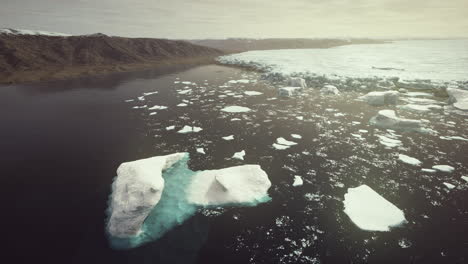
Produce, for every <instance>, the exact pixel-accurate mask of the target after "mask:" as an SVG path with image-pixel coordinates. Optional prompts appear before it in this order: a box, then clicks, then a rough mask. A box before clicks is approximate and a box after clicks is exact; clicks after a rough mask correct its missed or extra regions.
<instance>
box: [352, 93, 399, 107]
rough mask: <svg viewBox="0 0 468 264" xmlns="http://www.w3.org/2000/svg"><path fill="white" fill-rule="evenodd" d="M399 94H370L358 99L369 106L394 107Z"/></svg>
mask: <svg viewBox="0 0 468 264" xmlns="http://www.w3.org/2000/svg"><path fill="white" fill-rule="evenodd" d="M399 94H400V93H398V92H397V91H383V92H370V93H368V94H366V95H363V96H361V97H359V100H362V101H365V102H367V103H368V104H370V105H390V104H393V105H395V104H397V102H398V97H399Z"/></svg>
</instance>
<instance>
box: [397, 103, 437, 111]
mask: <svg viewBox="0 0 468 264" xmlns="http://www.w3.org/2000/svg"><path fill="white" fill-rule="evenodd" d="M399 108H401V109H404V110H409V111H416V112H427V111H430V110H432V109H436V110H437V109H442V106H440V105H435V104H426V105H419V104H407V105H402V106H399Z"/></svg>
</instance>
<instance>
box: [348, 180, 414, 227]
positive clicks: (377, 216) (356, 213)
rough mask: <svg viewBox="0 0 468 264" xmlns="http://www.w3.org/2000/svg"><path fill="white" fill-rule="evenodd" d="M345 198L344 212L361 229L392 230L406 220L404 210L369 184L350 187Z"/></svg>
mask: <svg viewBox="0 0 468 264" xmlns="http://www.w3.org/2000/svg"><path fill="white" fill-rule="evenodd" d="M344 198H345V200H344V202H343V203H344V207H345V208H344V212H345V213H346V214H347V215H348V216H349V218H350V219H351V221H353V223H354V224H356V225H357V226H358V227H359V228H360V229H363V230H368V231H390V228H391V227H396V226H399V225H401V224H403V223H405V222H406V219H405V215H404V213H403V211H401V210H400V209H399V208H398V207H396V206H395V205H393V204H392V203H390V202H389V201H387V200H386V199H385V198H383V197H382V196H380V195H379V194H378V193H377V192H375V191H374V190H372V189H371V188H370V187H369V186H367V185H361V186H359V187H356V188H349V189H348V192H347V193H346V194H345V196H344Z"/></svg>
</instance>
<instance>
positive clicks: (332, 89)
mask: <svg viewBox="0 0 468 264" xmlns="http://www.w3.org/2000/svg"><path fill="white" fill-rule="evenodd" d="M320 93H321V94H332V95H337V94H340V91H339V90H338V88H336V86H334V85H331V84H327V85H325V86H323V88H322V89H320Z"/></svg>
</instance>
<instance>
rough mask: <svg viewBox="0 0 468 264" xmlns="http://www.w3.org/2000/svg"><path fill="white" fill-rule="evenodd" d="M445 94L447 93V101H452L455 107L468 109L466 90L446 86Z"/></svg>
mask: <svg viewBox="0 0 468 264" xmlns="http://www.w3.org/2000/svg"><path fill="white" fill-rule="evenodd" d="M447 94H448V95H449V103H452V104H453V106H454V107H455V108H457V109H460V110H463V111H468V91H467V90H461V89H455V88H447Z"/></svg>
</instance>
